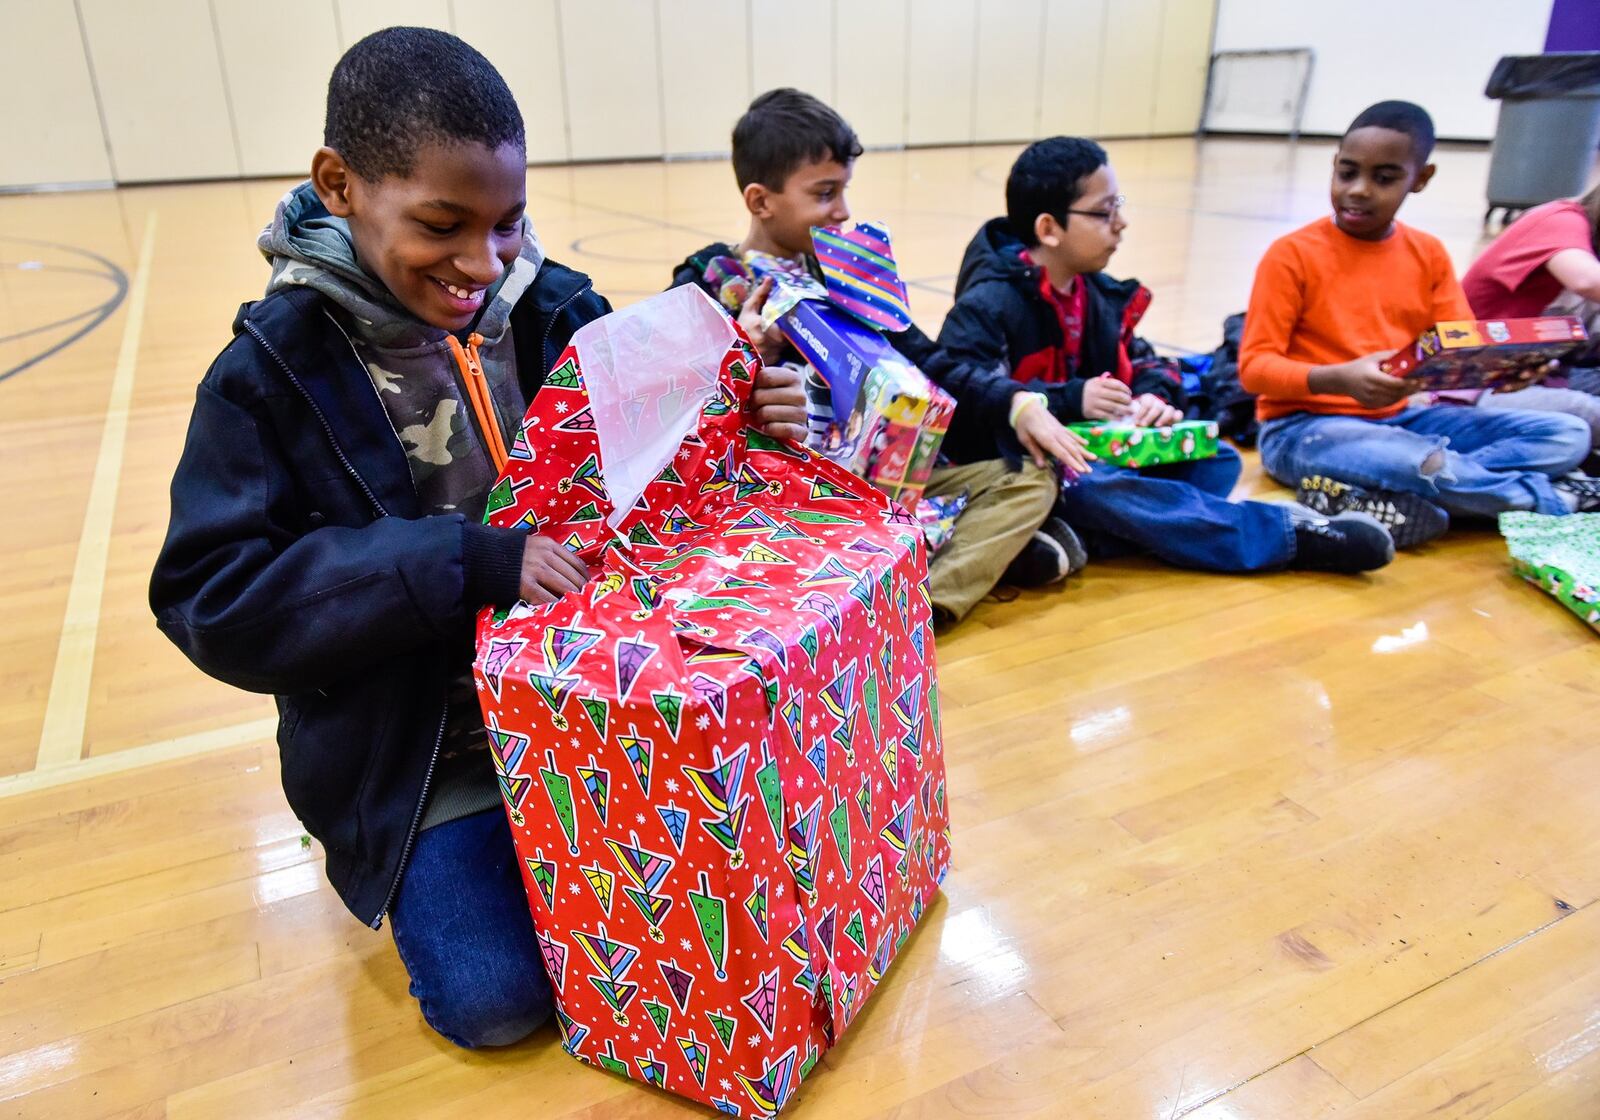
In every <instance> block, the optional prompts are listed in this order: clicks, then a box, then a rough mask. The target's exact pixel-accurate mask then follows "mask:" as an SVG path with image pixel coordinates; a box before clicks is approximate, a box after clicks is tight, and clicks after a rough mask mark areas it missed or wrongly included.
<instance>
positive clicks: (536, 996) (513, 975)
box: [389, 808, 553, 1048]
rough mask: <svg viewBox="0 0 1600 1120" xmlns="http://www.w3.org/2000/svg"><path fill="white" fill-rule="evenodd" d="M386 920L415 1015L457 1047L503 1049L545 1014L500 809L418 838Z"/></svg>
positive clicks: (544, 981) (534, 949)
mask: <svg viewBox="0 0 1600 1120" xmlns="http://www.w3.org/2000/svg"><path fill="white" fill-rule="evenodd" d="M389 923H390V927H391V929H393V931H394V945H395V948H396V949H397V950H399V953H400V961H401V963H403V964H404V965H405V966H406V972H408V973H410V975H411V994H412V995H413V996H415V997H416V1000H417V1004H418V1005H419V1006H420V1007H421V1008H422V1017H423V1018H424V1019H426V1020H427V1021H428V1025H429V1026H430V1027H432V1028H433V1029H434V1030H436V1031H438V1032H439V1033H440V1034H442V1035H444V1037H446V1038H448V1039H449V1040H450V1041H451V1042H453V1043H455V1044H456V1045H457V1046H465V1047H469V1048H476V1047H479V1046H509V1045H510V1044H511V1043H513V1042H520V1041H522V1040H523V1039H524V1038H527V1037H528V1036H529V1035H530V1034H532V1033H533V1032H534V1031H535V1030H537V1029H538V1028H539V1027H540V1026H542V1025H543V1024H544V1022H545V1020H547V1019H548V1018H549V1017H550V1011H551V1008H552V1007H553V999H552V996H551V993H550V981H549V979H548V978H547V977H546V976H545V971H544V962H543V961H542V960H541V958H540V955H539V943H538V941H537V940H536V939H535V937H534V933H533V917H532V915H531V914H530V913H529V911H528V899H527V896H526V895H525V894H524V893H523V887H522V874H521V872H520V871H519V870H518V865H517V853H516V849H515V848H513V847H512V846H511V829H510V826H508V825H507V824H506V814H505V810H504V809H499V808H496V809H490V810H487V811H486V812H482V813H474V814H473V815H472V816H470V817H462V818H460V819H459V820H454V821H449V822H447V823H445V824H441V825H438V826H436V827H434V828H429V829H425V830H424V831H422V832H421V833H419V834H418V835H417V840H416V846H415V847H414V848H413V849H412V851H411V862H410V863H409V864H407V865H406V870H405V876H404V878H402V879H401V880H400V893H399V894H398V895H396V896H395V900H394V905H393V906H391V907H390V908H389Z"/></svg>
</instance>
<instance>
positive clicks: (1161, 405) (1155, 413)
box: [1128, 393, 1183, 428]
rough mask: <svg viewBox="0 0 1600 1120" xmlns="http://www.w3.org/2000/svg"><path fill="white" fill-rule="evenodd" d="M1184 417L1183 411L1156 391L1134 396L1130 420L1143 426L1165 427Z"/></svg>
mask: <svg viewBox="0 0 1600 1120" xmlns="http://www.w3.org/2000/svg"><path fill="white" fill-rule="evenodd" d="M1182 419H1183V413H1181V412H1179V411H1178V410H1177V409H1175V408H1173V407H1172V406H1171V405H1170V404H1168V403H1167V402H1166V401H1164V400H1162V399H1161V398H1160V397H1158V396H1156V395H1155V394H1154V393H1141V394H1139V395H1138V396H1137V397H1134V398H1133V405H1132V411H1131V412H1130V413H1129V415H1128V421H1129V422H1130V423H1132V424H1137V425H1138V426H1139V427H1141V428H1164V427H1166V426H1167V425H1168V424H1176V423H1177V422H1178V421H1179V420H1182Z"/></svg>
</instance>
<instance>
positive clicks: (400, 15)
mask: <svg viewBox="0 0 1600 1120" xmlns="http://www.w3.org/2000/svg"><path fill="white" fill-rule="evenodd" d="M520 2H521V0H517V3H520ZM262 6H263V7H267V8H271V7H272V6H273V4H272V3H264V4H263V5H262ZM508 6H510V5H508ZM334 10H335V12H336V13H337V15H338V17H339V31H340V37H341V39H342V42H341V43H340V47H341V48H343V47H348V46H350V45H351V44H352V43H354V42H356V41H358V40H360V39H364V38H366V37H367V36H368V35H370V34H372V33H373V32H374V31H379V30H382V29H383V28H385V27H436V28H438V29H439V30H441V31H451V30H453V28H452V27H451V25H450V4H449V0H334Z"/></svg>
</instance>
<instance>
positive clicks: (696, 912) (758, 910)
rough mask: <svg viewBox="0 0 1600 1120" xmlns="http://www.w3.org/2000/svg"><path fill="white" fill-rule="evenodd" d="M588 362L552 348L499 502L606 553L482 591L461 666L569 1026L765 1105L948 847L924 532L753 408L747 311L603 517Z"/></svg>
mask: <svg viewBox="0 0 1600 1120" xmlns="http://www.w3.org/2000/svg"><path fill="white" fill-rule="evenodd" d="M581 366H582V362H581V356H580V354H579V352H578V351H576V350H573V349H569V350H568V351H567V353H566V354H564V355H563V356H562V359H561V361H560V363H559V364H558V365H557V368H556V370H555V371H554V372H553V373H552V375H551V378H550V379H548V380H547V381H546V385H545V388H544V389H542V390H541V391H540V392H539V393H538V394H537V396H536V398H535V400H534V403H533V406H532V408H530V410H529V413H528V416H527V418H526V420H525V421H524V424H523V426H522V429H521V431H520V432H519V434H518V436H517V439H516V441H515V445H514V450H513V454H512V458H511V460H510V464H509V466H508V468H507V476H506V479H505V482H506V486H505V496H504V501H505V504H504V505H502V506H501V507H500V508H498V509H497V510H496V511H495V512H494V513H493V515H492V516H491V517H490V520H491V522H492V523H494V524H498V525H512V524H517V523H519V522H523V523H526V519H527V518H530V517H531V518H533V519H535V520H536V521H537V523H538V524H539V525H540V526H541V531H542V532H545V533H547V534H550V535H552V536H553V537H554V538H555V539H558V540H563V541H570V542H571V543H572V546H573V547H575V548H576V549H577V551H578V552H579V554H580V556H581V557H582V558H583V559H584V561H585V562H586V563H587V564H588V565H589V568H590V571H591V572H592V573H594V575H593V578H592V579H591V581H590V584H589V586H588V587H587V588H586V589H585V594H583V595H581V596H571V597H569V598H567V599H564V600H562V601H560V602H558V603H555V604H551V605H548V606H542V607H535V606H531V605H528V604H519V605H518V606H516V607H514V608H513V609H511V610H510V611H508V612H504V613H503V614H498V615H497V614H493V613H490V612H485V614H484V616H483V617H482V618H481V619H480V629H479V642H478V649H479V657H478V661H477V664H476V666H475V669H476V672H477V676H478V681H479V690H478V691H479V697H480V700H481V701H482V703H483V706H484V711H485V721H486V724H487V726H489V728H490V729H491V744H492V745H493V747H494V750H493V751H492V752H491V753H492V754H493V756H494V760H495V764H496V769H497V773H498V775H499V778H500V783H501V791H502V793H503V794H504V796H505V800H506V805H507V812H508V816H509V817H510V819H511V820H512V822H513V827H512V831H513V835H514V838H515V842H516V844H517V846H518V849H519V855H520V856H521V862H522V865H523V867H524V872H525V880H526V883H527V887H528V898H529V905H530V908H531V910H532V913H533V917H534V925H535V928H536V930H537V932H538V935H539V945H540V951H541V955H542V958H543V961H544V967H545V968H546V970H547V971H548V972H549V974H550V976H551V979H552V982H553V983H554V985H555V989H556V995H557V1006H558V1012H559V1013H558V1020H559V1022H560V1024H561V1033H562V1041H563V1045H564V1046H565V1047H566V1048H567V1049H568V1051H569V1052H571V1053H572V1054H573V1055H574V1056H576V1057H578V1058H580V1059H581V1060H583V1061H586V1062H590V1063H593V1064H595V1065H598V1066H601V1067H602V1068H605V1069H607V1070H610V1071H612V1072H614V1073H619V1074H622V1075H623V1076H627V1077H631V1078H634V1079H636V1080H640V1081H643V1082H645V1083H647V1084H650V1085H654V1086H656V1087H658V1088H664V1089H667V1090H669V1091H671V1092H674V1093H678V1094H681V1095H683V1096H686V1097H690V1098H693V1099H695V1100H698V1101H700V1102H702V1103H704V1104H706V1105H708V1106H710V1107H714V1108H718V1109H720V1110H722V1111H723V1112H725V1113H727V1114H729V1115H742V1116H767V1115H771V1114H772V1113H774V1112H775V1111H776V1110H778V1109H780V1108H782V1107H783V1105H784V1104H785V1103H786V1102H787V1101H788V1100H789V1099H791V1097H792V1096H793V1094H794V1092H795V1090H796V1089H797V1087H798V1085H799V1083H800V1079H801V1078H803V1077H804V1076H805V1075H806V1074H807V1073H808V1072H810V1070H811V1069H813V1068H814V1067H816V1065H817V1064H818V1058H819V1057H820V1055H821V1053H822V1052H823V1051H825V1050H826V1049H827V1048H828V1047H829V1046H831V1045H832V1044H833V1042H835V1041H836V1040H837V1038H838V1037H839V1036H840V1035H841V1034H842V1033H843V1032H844V1031H845V1030H846V1029H847V1028H848V1027H849V1025H850V1023H851V1022H852V1020H853V1019H854V1017H855V1015H856V1014H858V1013H859V1011H860V1008H861V1006H862V1004H863V1003H864V1002H865V1000H866V999H867V998H868V997H869V996H870V994H871V993H872V991H873V989H874V988H875V987H876V985H877V983H878V982H879V980H880V979H881V978H882V977H883V975H884V973H885V971H886V970H887V969H889V968H890V966H891V964H892V961H893V958H894V956H895V954H896V953H897V952H898V951H899V949H900V946H901V945H903V944H904V941H905V937H906V935H907V934H908V933H909V931H910V929H911V927H912V925H913V924H914V923H915V921H916V919H917V916H919V915H920V914H921V913H922V912H923V910H924V909H925V907H926V906H927V904H928V901H929V900H930V899H931V898H932V897H933V895H934V893H935V892H936V891H937V889H938V884H939V882H940V881H941V880H942V878H943V876H944V874H945V871H946V869H947V867H948V863H949V853H950V848H949V833H948V821H947V818H946V815H945V799H944V792H943V791H944V763H943V757H942V751H941V749H940V745H939V736H938V720H937V717H936V715H935V713H934V712H933V711H932V709H931V703H932V701H933V699H934V690H935V684H936V669H935V666H934V665H933V659H932V653H933V644H932V640H931V629H930V627H931V612H930V610H929V607H928V602H927V596H926V593H925V590H923V588H922V586H921V585H922V584H924V583H925V580H926V566H925V565H926V561H925V555H924V552H925V549H924V545H923V544H922V541H921V534H920V533H919V532H918V531H917V527H916V526H915V524H914V523H909V522H908V520H907V518H906V517H905V516H904V515H903V511H900V512H895V511H896V510H897V509H898V507H895V506H893V505H892V504H891V503H890V502H889V501H888V500H887V499H885V498H884V497H883V496H882V495H881V494H880V493H879V492H878V491H876V490H875V489H873V488H872V487H871V486H869V485H868V484H867V483H865V482H863V481H862V480H860V479H859V478H856V477H855V476H853V475H851V474H850V473H848V472H847V471H845V470H844V469H842V468H840V467H837V466H836V465H834V464H832V463H829V462H827V461H825V460H823V459H821V458H819V457H817V456H815V455H813V454H811V453H809V452H805V451H803V450H801V449H798V448H796V447H794V446H793V445H789V444H780V443H777V442H776V441H773V440H770V439H768V438H767V437H764V436H762V435H760V433H757V432H754V431H752V430H748V429H745V428H743V427H742V418H741V413H742V412H743V402H744V398H745V396H746V395H747V394H748V392H749V389H750V383H751V376H752V375H751V371H752V370H753V369H754V368H755V367H756V359H755V358H754V355H753V354H752V353H751V352H750V350H749V348H748V346H747V345H745V344H744V343H743V342H742V341H736V342H734V343H733V344H732V345H731V346H730V348H729V350H728V352H727V355H726V358H725V360H724V363H723V368H722V370H721V373H720V391H719V392H718V393H717V394H715V395H713V396H712V397H711V398H710V399H709V401H708V403H707V406H706V407H705V409H704V410H703V411H702V415H701V420H700V425H699V428H698V430H697V432H696V433H695V434H694V435H692V436H691V437H689V438H687V439H685V441H684V442H683V445H682V447H681V448H680V449H679V452H678V455H677V457H676V458H675V459H674V460H673V462H672V464H671V465H670V466H669V467H667V468H666V469H664V470H663V471H662V472H661V474H660V475H659V476H658V477H657V479H656V481H655V482H654V483H652V484H651V485H650V486H649V487H647V488H646V490H645V492H644V494H643V495H641V498H640V500H639V501H638V502H637V503H635V506H634V508H633V509H631V510H629V511H628V512H627V513H626V515H625V516H623V517H621V518H619V519H617V522H616V524H615V525H614V526H613V525H612V524H611V514H612V509H611V506H610V503H609V500H608V498H607V494H606V490H605V486H604V477H605V475H604V463H603V462H602V461H601V459H600V457H599V451H598V446H599V444H598V436H597V434H596V432H595V430H594V426H593V424H592V422H591V423H574V422H573V421H574V420H575V419H576V418H577V417H579V416H583V415H585V413H586V411H587V409H588V406H589V401H588V398H587V394H586V392H585V389H584V383H583V377H582V373H581ZM730 403H731V406H732V407H729V406H730ZM648 406H649V405H648V402H644V403H642V404H641V405H640V407H648ZM530 449H531V450H530ZM533 452H536V455H535V454H534V453H533ZM708 484H709V485H708ZM590 507H592V508H590ZM913 589H916V590H917V592H918V593H916V594H912V593H911V591H912V590H913ZM624 900H625V901H624ZM640 1008H643V1009H644V1012H643V1015H642V1016H641V1014H640V1011H639V1009H640ZM641 1018H644V1019H647V1020H648V1023H647V1024H641V1023H640V1021H639V1020H640V1019H641Z"/></svg>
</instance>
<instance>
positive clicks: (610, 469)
mask: <svg viewBox="0 0 1600 1120" xmlns="http://www.w3.org/2000/svg"><path fill="white" fill-rule="evenodd" d="M735 337H736V335H735V332H734V329H733V324H732V322H731V321H730V320H729V319H728V316H727V315H726V314H725V313H724V312H723V310H722V309H721V308H720V307H718V306H717V305H716V304H715V303H713V302H712V301H711V298H710V297H709V296H707V295H706V294H705V293H704V292H702V291H701V290H700V289H699V288H697V287H695V286H694V285H693V284H684V285H682V286H681V287H677V288H672V289H670V290H668V291H665V292H663V293H661V294H660V295H658V296H652V297H650V298H649V299H647V300H644V301H642V302H640V303H636V304H634V305H633V306H631V307H625V308H623V309H622V310H621V311H613V312H612V313H611V314H610V315H607V316H605V317H604V318H602V319H596V320H595V321H594V322H592V323H588V324H585V325H584V326H582V327H580V328H579V329H578V330H577V332H576V333H574V334H573V336H572V345H573V346H574V347H576V348H577V351H578V363H579V366H580V368H581V369H582V370H583V384H584V388H585V389H587V390H588V393H589V407H590V409H591V410H592V411H593V414H594V426H595V434H596V435H597V436H598V437H599V440H600V471H601V474H602V476H603V477H604V479H605V486H606V493H607V495H609V497H610V498H611V504H612V511H611V516H610V517H608V518H607V519H606V520H607V523H608V524H610V525H611V527H612V528H615V527H616V526H617V525H619V524H621V522H622V519H623V518H624V517H626V516H627V515H628V511H629V510H631V509H632V508H633V504H634V503H635V502H636V501H638V500H639V495H640V494H642V493H644V488H645V487H646V486H648V485H649V484H650V483H651V482H652V481H654V479H655V477H656V476H657V475H658V474H660V473H661V470H662V468H663V467H665V466H666V465H667V464H668V463H670V462H672V460H673V457H674V456H676V455H677V453H678V448H679V447H680V446H682V444H683V438H684V437H685V436H687V435H688V434H689V433H690V432H692V431H693V430H694V428H695V425H696V423H697V422H698V421H699V419H700V410H701V408H702V407H704V405H705V403H706V401H707V400H708V399H710V397H711V396H712V395H713V394H714V393H715V392H716V391H717V375H718V371H719V370H720V369H721V367H722V359H723V356H724V355H726V354H727V352H728V347H729V346H731V345H732V344H733V341H734V339H735Z"/></svg>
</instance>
